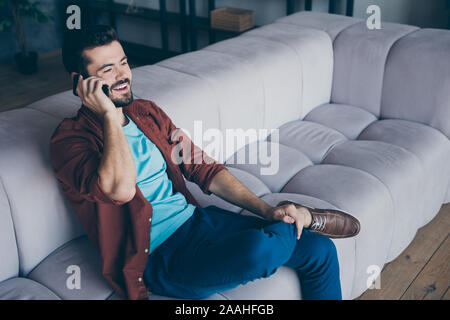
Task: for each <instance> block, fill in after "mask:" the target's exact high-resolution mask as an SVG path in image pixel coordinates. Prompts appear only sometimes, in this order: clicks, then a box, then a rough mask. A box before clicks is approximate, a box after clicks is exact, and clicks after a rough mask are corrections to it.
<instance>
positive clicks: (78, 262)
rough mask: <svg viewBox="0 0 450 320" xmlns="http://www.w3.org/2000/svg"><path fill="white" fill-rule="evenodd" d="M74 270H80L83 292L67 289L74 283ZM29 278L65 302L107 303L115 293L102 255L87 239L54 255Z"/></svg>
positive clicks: (66, 246) (71, 288)
mask: <svg viewBox="0 0 450 320" xmlns="http://www.w3.org/2000/svg"><path fill="white" fill-rule="evenodd" d="M71 266H75V267H78V268H79V269H78V270H79V276H80V282H79V284H80V287H81V288H80V289H77V288H74V287H73V286H70V285H69V286H68V285H67V284H68V282H69V283H73V282H72V279H74V278H73V277H74V276H76V274H75V272H74V269H72V268H73V267H71ZM69 267H71V268H69ZM29 278H30V279H32V280H35V281H37V282H39V283H41V284H43V285H45V286H46V287H48V288H50V289H51V290H52V291H53V292H55V293H56V294H57V295H58V296H60V297H61V298H62V299H64V300H70V299H87V300H104V299H106V298H108V297H109V296H110V295H111V294H112V292H113V289H112V288H111V287H110V285H109V284H108V282H107V281H106V280H105V279H104V278H103V276H102V271H101V260H100V255H99V253H98V252H97V251H96V250H95V248H94V246H93V245H92V244H91V243H90V242H89V240H88V238H87V237H86V236H83V237H80V238H77V239H74V240H72V241H70V242H68V243H66V244H65V245H63V246H62V247H60V248H58V249H57V250H55V251H54V252H52V253H51V254H50V255H49V256H48V257H47V258H45V259H44V260H43V261H42V262H41V263H40V264H39V265H38V266H37V267H36V268H35V269H34V270H33V271H32V272H31V273H30V274H29Z"/></svg>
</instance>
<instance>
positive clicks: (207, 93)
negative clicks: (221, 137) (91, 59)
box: [132, 65, 221, 160]
mask: <svg viewBox="0 0 450 320" xmlns="http://www.w3.org/2000/svg"><path fill="white" fill-rule="evenodd" d="M132 73H133V84H132V88H133V94H135V95H136V96H138V97H140V98H141V99H147V100H151V101H154V102H155V103H156V104H157V105H158V106H159V107H160V108H161V109H163V110H164V112H165V113H167V115H168V116H169V117H170V118H171V119H172V121H173V123H174V124H175V125H176V126H177V127H180V128H183V129H185V130H187V131H188V132H189V133H190V134H191V135H192V136H191V138H192V139H195V136H194V134H195V133H194V125H195V123H194V121H201V125H202V129H203V130H207V129H209V128H216V129H220V128H221V124H220V113H219V102H218V101H217V98H216V96H215V94H214V92H213V91H212V90H211V85H210V84H209V82H208V81H207V80H205V79H202V78H200V77H197V76H195V75H193V74H189V73H185V72H182V71H177V70H172V69H170V68H166V67H163V66H158V65H146V66H141V67H138V68H134V69H132ZM194 143H196V142H195V141H194ZM216 160H219V159H216Z"/></svg>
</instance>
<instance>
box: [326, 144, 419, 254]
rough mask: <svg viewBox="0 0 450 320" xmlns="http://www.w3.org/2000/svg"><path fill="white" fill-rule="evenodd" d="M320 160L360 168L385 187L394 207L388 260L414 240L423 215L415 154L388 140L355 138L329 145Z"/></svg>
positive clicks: (417, 160) (417, 162)
mask: <svg viewBox="0 0 450 320" xmlns="http://www.w3.org/2000/svg"><path fill="white" fill-rule="evenodd" d="M322 163H323V164H336V165H342V166H348V167H352V168H358V169H361V170H363V171H366V172H368V173H370V174H371V175H373V176H375V177H376V178H377V179H379V180H380V181H381V182H382V183H383V184H384V185H385V186H386V187H387V188H388V190H389V192H390V194H391V197H392V200H393V203H394V209H395V215H394V219H393V221H391V223H392V224H393V225H394V236H393V238H392V243H391V245H390V249H389V253H388V261H391V260H393V259H394V258H396V257H397V256H398V255H399V254H400V253H401V252H402V251H403V250H404V249H406V247H407V246H408V245H409V243H410V242H411V241H412V240H413V238H414V236H415V234H416V231H417V228H418V224H417V220H420V219H421V216H422V215H423V210H424V205H423V204H424V199H423V197H422V194H423V192H424V190H422V188H423V183H422V178H423V168H422V165H421V163H420V160H419V159H418V158H417V156H416V155H415V154H413V153H411V152H410V151H408V150H406V149H404V148H402V147H399V146H396V145H393V144H390V143H386V142H381V141H365V140H356V141H347V142H344V143H341V144H339V145H337V146H335V147H334V148H332V149H331V150H330V152H329V153H328V154H327V156H326V157H325V159H324V160H323V161H322Z"/></svg>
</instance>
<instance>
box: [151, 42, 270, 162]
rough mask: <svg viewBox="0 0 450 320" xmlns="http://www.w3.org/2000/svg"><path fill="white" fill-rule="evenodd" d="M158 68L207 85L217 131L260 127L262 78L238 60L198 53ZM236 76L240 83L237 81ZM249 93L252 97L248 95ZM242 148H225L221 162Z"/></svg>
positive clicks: (216, 54) (183, 56) (162, 64)
mask: <svg viewBox="0 0 450 320" xmlns="http://www.w3.org/2000/svg"><path fill="white" fill-rule="evenodd" d="M157 65H158V66H160V67H164V68H168V69H172V70H176V71H179V72H183V73H185V74H189V75H192V76H194V77H197V78H200V79H202V80H203V81H205V82H206V83H207V84H208V90H209V91H210V92H211V93H212V96H213V97H214V100H213V101H212V102H214V101H217V103H218V105H219V109H218V114H219V117H220V127H219V128H218V129H222V130H225V129H232V128H241V129H244V130H246V129H259V128H262V127H263V112H262V106H263V105H264V94H263V83H262V79H261V78H260V76H259V75H258V74H255V73H254V72H252V70H251V68H250V67H249V66H247V65H246V64H244V63H242V62H241V61H240V60H239V59H237V58H235V57H232V56H229V55H225V54H221V53H219V52H214V51H207V50H200V51H195V52H190V53H186V54H181V55H178V56H175V57H173V58H170V59H166V60H163V61H161V62H159V63H157ZM237 75H239V81H237V79H236V76H237ZM249 92H251V93H252V94H248V93H249ZM205 101H208V100H205ZM186 108H188V109H189V108H192V106H187V107H186ZM236 115H239V116H236ZM194 143H195V141H194ZM241 147H243V144H242V145H237V146H236V148H235V149H234V150H228V149H227V151H226V152H227V154H225V156H224V159H226V158H228V157H229V156H230V155H231V154H233V153H234V152H235V151H236V150H238V149H239V148H241Z"/></svg>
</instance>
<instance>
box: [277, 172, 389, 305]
mask: <svg viewBox="0 0 450 320" xmlns="http://www.w3.org/2000/svg"><path fill="white" fill-rule="evenodd" d="M281 192H287V193H299V194H304V195H308V196H311V197H314V198H318V199H321V200H324V201H326V202H327V203H330V204H332V205H334V206H335V207H337V208H339V209H340V210H343V211H345V212H347V213H349V214H351V215H352V216H354V217H356V218H357V219H358V220H359V221H360V223H361V231H360V232H359V234H358V235H357V236H356V237H354V238H355V245H356V249H355V253H356V254H355V256H356V260H355V272H354V281H353V288H352V293H351V295H350V298H351V299H353V298H356V297H358V296H359V295H361V294H362V293H363V292H364V291H365V290H367V285H366V280H367V270H368V268H369V267H370V266H372V265H376V266H378V267H379V268H380V269H381V268H382V267H383V266H384V263H385V262H386V261H387V256H388V252H389V247H390V244H391V239H392V234H393V230H394V228H393V224H392V223H391V221H392V220H393V219H394V206H393V203H392V198H391V195H390V193H389V190H388V189H387V188H386V186H385V185H384V184H383V183H382V182H381V181H380V180H379V179H377V178H376V177H374V176H373V175H371V174H369V173H367V172H365V171H363V170H360V169H356V168H351V167H346V166H340V165H331V164H318V165H314V166H310V167H306V168H304V169H303V170H301V171H300V172H299V173H298V174H297V175H295V176H294V177H293V178H292V179H291V180H290V181H289V183H288V184H287V185H286V186H285V187H284V188H283V189H282V190H281ZM368 252H370V254H368Z"/></svg>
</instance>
